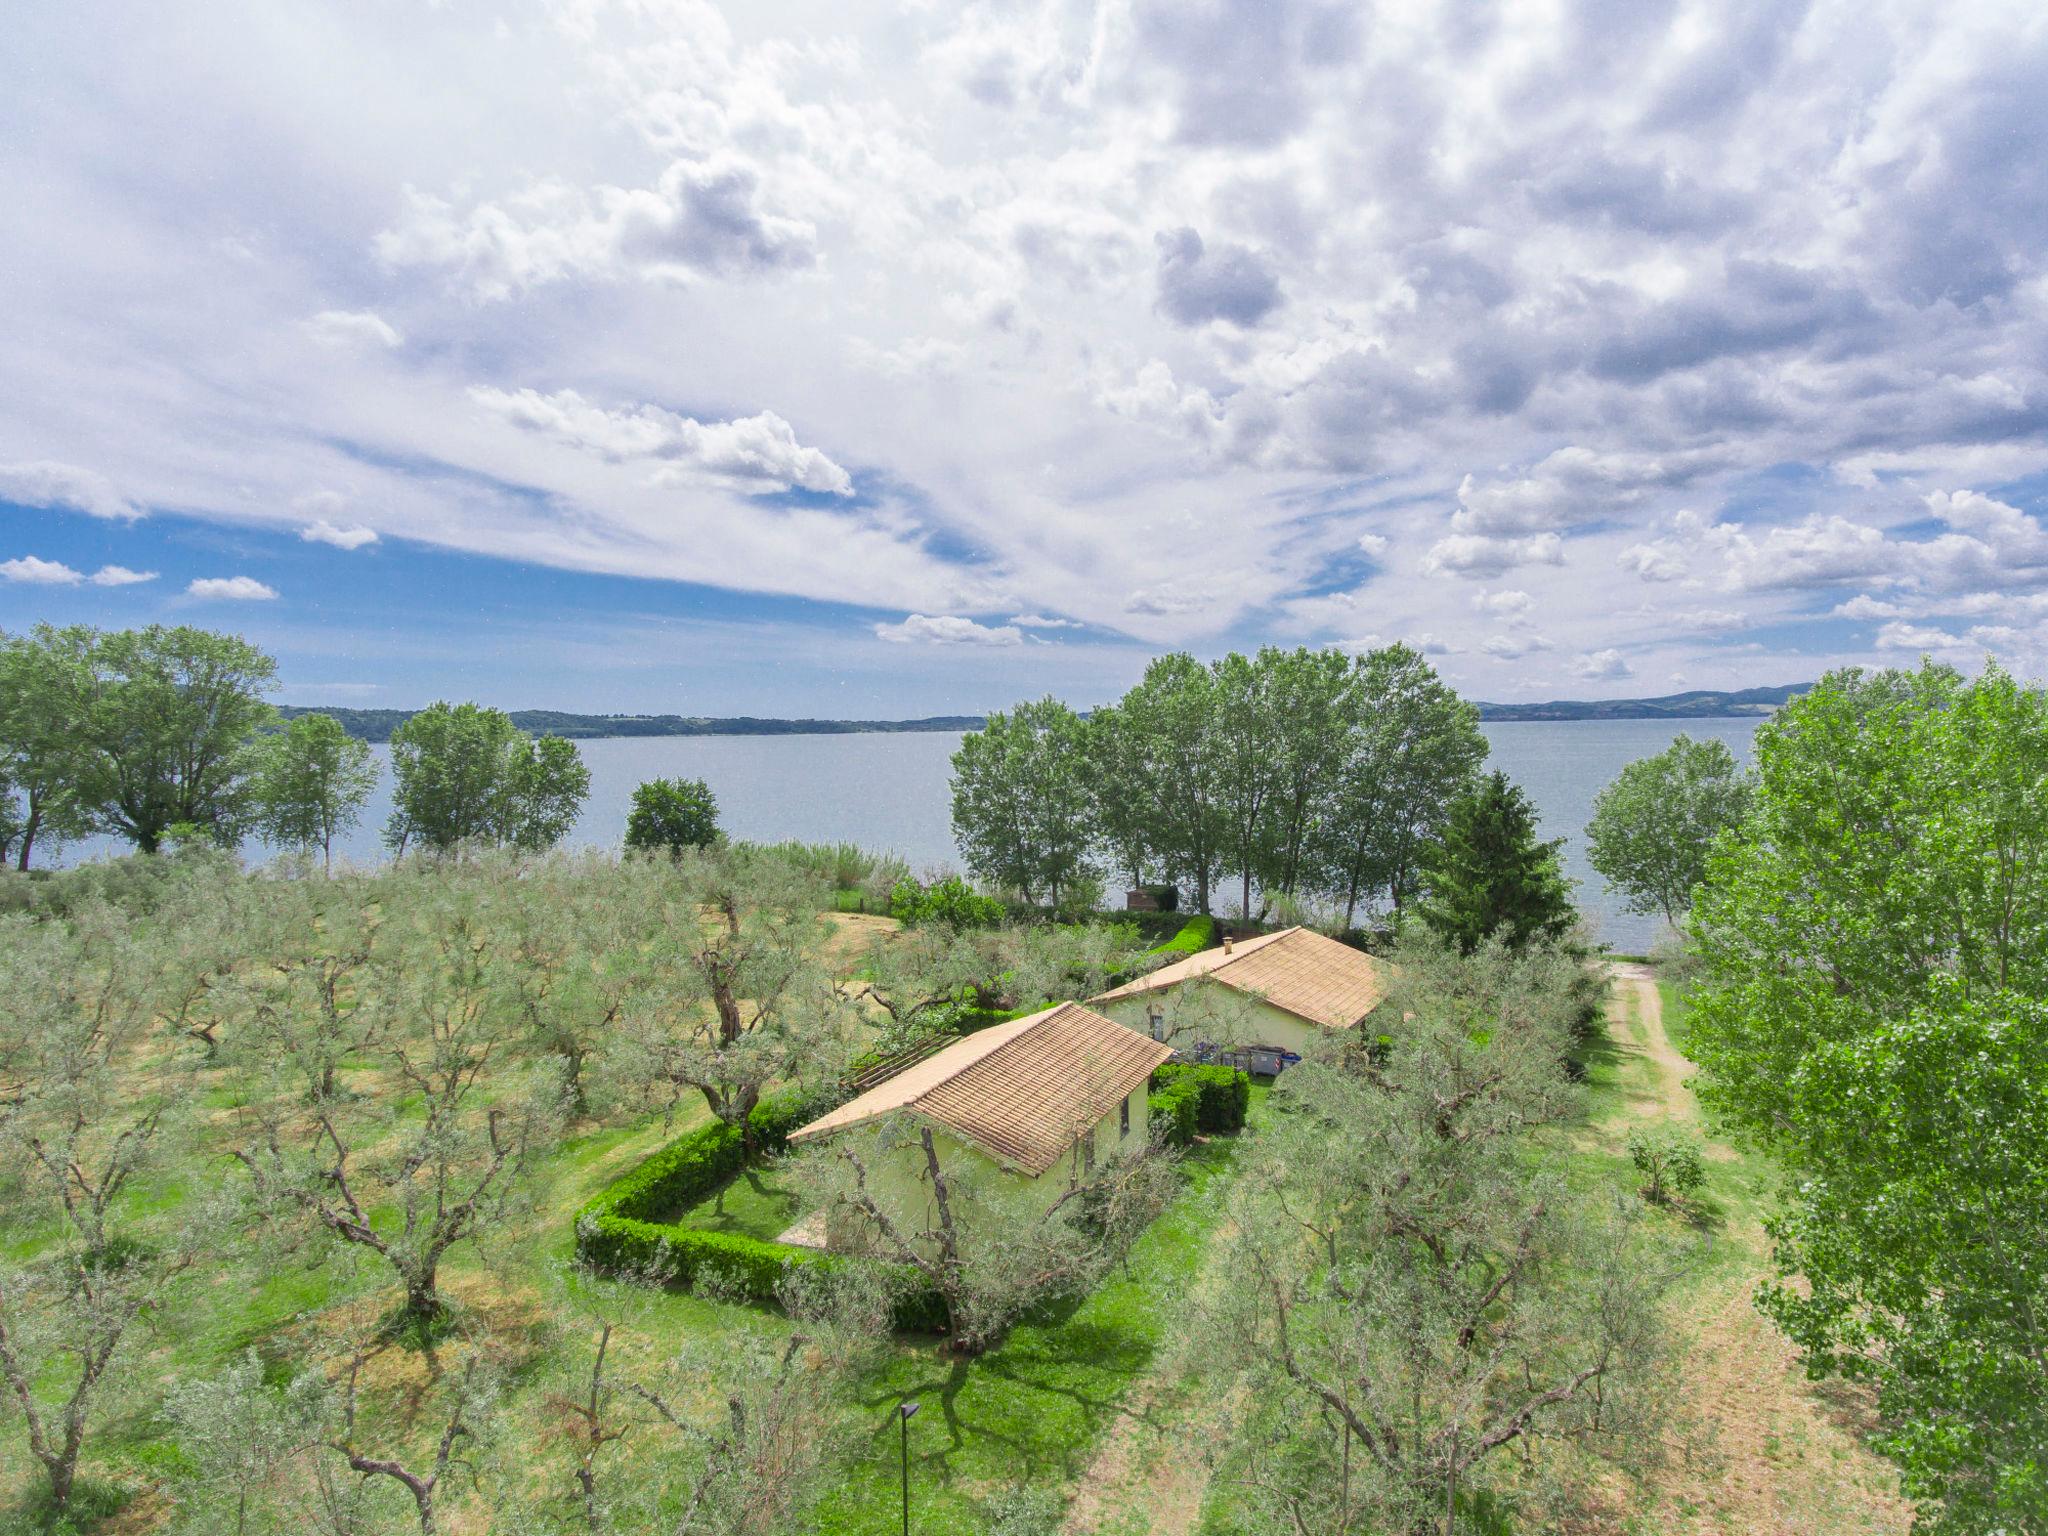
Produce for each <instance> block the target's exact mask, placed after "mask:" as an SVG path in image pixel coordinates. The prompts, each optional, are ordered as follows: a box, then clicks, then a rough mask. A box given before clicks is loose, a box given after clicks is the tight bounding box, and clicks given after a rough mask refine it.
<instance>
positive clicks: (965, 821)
mask: <svg viewBox="0 0 2048 1536" xmlns="http://www.w3.org/2000/svg"><path fill="white" fill-rule="evenodd" d="M1087 780H1088V753H1087V745H1086V731H1085V729H1084V727H1083V726H1082V723H1081V719H1080V717H1079V716H1078V715H1076V714H1075V713H1074V712H1073V711H1072V710H1071V709H1069V708H1067V706H1066V705H1064V704H1062V703H1060V702H1059V700H1057V699H1052V698H1045V699H1039V700H1037V701H1036V702H1035V703H1024V704H1019V705H1018V706H1017V707H1016V708H1014V709H1012V710H1011V711H1010V712H1009V713H1008V714H1001V713H998V714H993V715H990V716H989V718H988V724H987V725H986V726H984V727H983V728H982V729H981V730H979V731H975V732H973V733H972V734H971V735H969V736H967V737H966V738H965V739H964V740H963V741H962V742H961V743H960V750H959V751H958V752H956V753H954V755H953V838H954V841H955V842H957V843H958V844H959V846H960V852H961V855H962V856H963V857H964V858H965V859H966V861H967V867H968V868H969V869H970V870H972V871H973V872H974V873H975V874H976V875H977V876H979V877H980V878H981V879H983V880H986V881H988V882H989V883H991V884H993V885H997V886H1001V887H1004V888H1006V889H1012V890H1015V891H1017V892H1018V894H1020V895H1021V896H1022V897H1023V898H1024V900H1025V901H1027V902H1036V901H1037V900H1038V899H1039V898H1040V897H1043V898H1044V899H1045V900H1046V902H1047V903H1048V904H1049V905H1051V906H1054V907H1057V906H1059V905H1060V898H1061V895H1062V893H1063V892H1064V891H1066V890H1069V889H1071V887H1072V886H1073V884H1074V883H1075V882H1076V881H1077V880H1082V879H1085V878H1087V877H1088V876H1090V875H1091V874H1092V872H1093V861H1092V858H1091V851H1092V849H1093V847H1094V843H1095V836H1094V829H1093V827H1092V826H1091V825H1090V818H1089V808H1090V802H1089V790H1088V781H1087Z"/></svg>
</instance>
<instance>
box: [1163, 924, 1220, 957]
mask: <svg viewBox="0 0 2048 1536" xmlns="http://www.w3.org/2000/svg"><path fill="white" fill-rule="evenodd" d="M1215 947H1216V919H1215V918H1213V917H1210V916H1208V915H1207V914H1197V915H1196V916H1194V917H1191V918H1189V919H1188V920H1187V921H1186V922H1185V923H1183V924H1181V927H1180V931H1179V932H1178V933H1176V934H1175V935H1174V936H1173V937H1172V938H1170V939H1168V940H1167V941H1166V942H1165V943H1164V944H1160V945H1156V946H1154V947H1153V948H1152V949H1151V950H1149V951H1148V953H1150V954H1154V955H1163V956H1164V957H1165V958H1166V959H1167V960H1168V961H1173V960H1178V959H1179V958H1180V957H1181V956H1183V955H1197V954H1200V953H1201V952H1202V951H1203V950H1205V949H1214V948H1215Z"/></svg>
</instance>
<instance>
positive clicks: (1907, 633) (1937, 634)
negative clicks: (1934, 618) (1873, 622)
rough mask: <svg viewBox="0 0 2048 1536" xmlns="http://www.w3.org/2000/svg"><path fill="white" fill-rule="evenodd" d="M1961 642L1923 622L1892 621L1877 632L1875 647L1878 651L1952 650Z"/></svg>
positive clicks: (1944, 631)
mask: <svg viewBox="0 0 2048 1536" xmlns="http://www.w3.org/2000/svg"><path fill="white" fill-rule="evenodd" d="M1962 644H1963V641H1962V640H1961V639H1960V638H1959V637H1958V636H1955V635H1951V634H1949V633H1948V632H1947V631H1946V630H1940V629H1934V628H1931V627H1929V626H1928V625H1925V624H1904V623H1899V622H1897V621H1894V622H1893V623H1890V624H1886V625H1884V626H1883V627H1881V628H1880V629H1879V630H1878V632H1877V648H1878V649H1879V650H1880V651H1952V650H1954V649H1956V648H1957V647H1958V646H1960V645H1962Z"/></svg>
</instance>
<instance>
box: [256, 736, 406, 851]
mask: <svg viewBox="0 0 2048 1536" xmlns="http://www.w3.org/2000/svg"><path fill="white" fill-rule="evenodd" d="M255 762H256V784H255V790H256V804H257V807H258V824H259V826H260V827H261V828H262V832H263V836H264V839H265V840H266V841H267V842H271V843H275V844H281V845H283V846H285V847H290V848H304V849H312V848H318V849H319V850H320V863H321V867H322V868H324V869H328V870H332V869H333V867H334V839H335V837H336V835H337V834H339V833H343V832H346V831H347V830H348V829H349V828H351V827H353V826H354V825H355V824H356V823H357V822H358V821H359V820H361V819H362V814H363V806H364V805H365V803H367V802H368V800H369V798H370V791H371V790H373V789H375V788H376V787H377V767H376V764H375V763H374V762H373V761H372V760H371V757H370V745H369V743H368V742H364V741H358V740H356V739H355V738H354V737H353V736H351V735H349V733H348V732H347V731H345V730H343V729H342V726H341V722H340V721H339V720H336V719H335V718H334V716H332V715H320V714H313V715H299V716H297V717H296V718H294V719H293V720H292V721H291V722H290V723H289V724H287V725H286V726H285V728H284V729H283V730H282V731H280V732H278V733H276V734H275V735H272V736H266V737H264V738H262V739H261V741H260V742H259V743H258V744H257V748H256V754H255Z"/></svg>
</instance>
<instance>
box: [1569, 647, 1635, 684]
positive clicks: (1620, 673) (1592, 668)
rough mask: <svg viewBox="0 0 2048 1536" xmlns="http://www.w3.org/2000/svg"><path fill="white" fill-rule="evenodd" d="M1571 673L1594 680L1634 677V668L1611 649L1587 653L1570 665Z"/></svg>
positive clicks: (1617, 652)
mask: <svg viewBox="0 0 2048 1536" xmlns="http://www.w3.org/2000/svg"><path fill="white" fill-rule="evenodd" d="M1572 671H1573V672H1574V673H1575V674H1576V675H1577V676H1579V677H1584V678H1589V679H1594V680H1605V679H1609V678H1619V677H1634V676H1635V675H1636V674H1635V668H1634V667H1631V666H1630V665H1629V664H1628V663H1627V662H1626V661H1625V660H1623V659H1622V654H1621V652H1619V651H1617V650H1615V649H1613V648H1612V647H1609V648H1608V649H1605V650H1599V651H1588V652H1587V653H1586V654H1585V655H1583V656H1581V657H1579V658H1578V659H1577V660H1576V661H1574V662H1573V663H1572Z"/></svg>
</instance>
